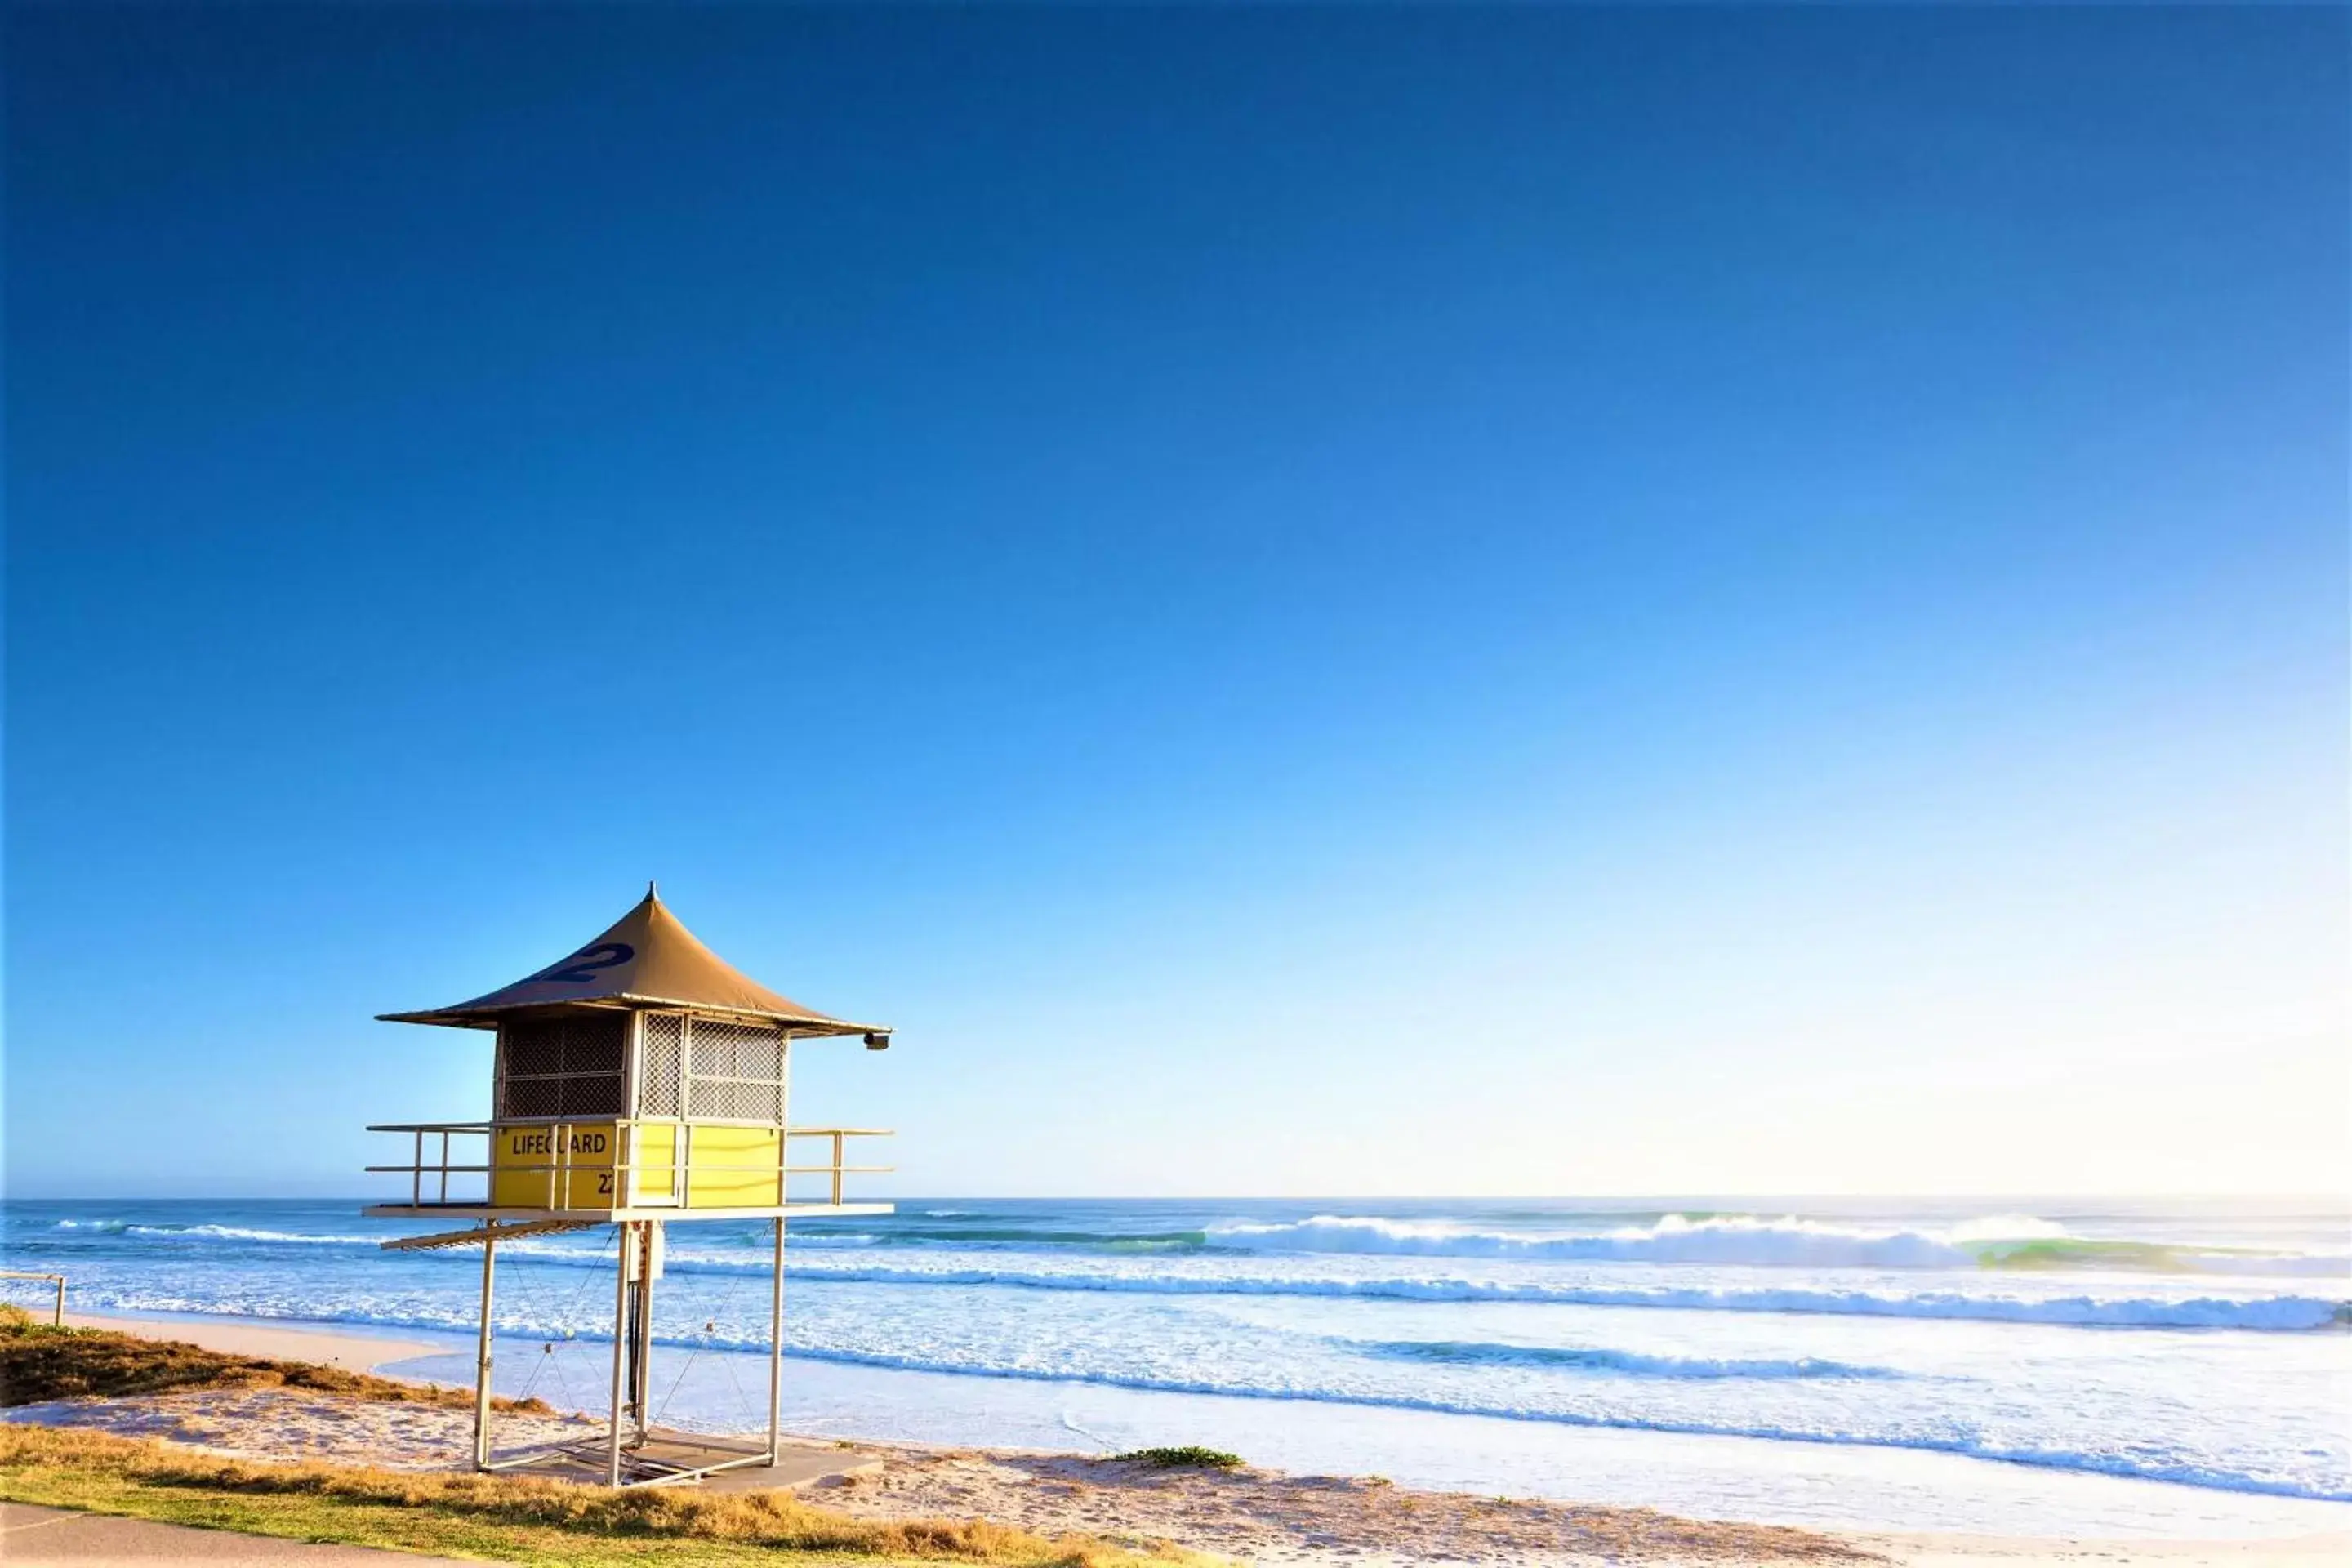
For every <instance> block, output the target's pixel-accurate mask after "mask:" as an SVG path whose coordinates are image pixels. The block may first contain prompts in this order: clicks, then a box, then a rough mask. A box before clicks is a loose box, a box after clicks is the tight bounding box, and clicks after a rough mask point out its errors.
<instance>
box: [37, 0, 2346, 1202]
mask: <svg viewBox="0 0 2352 1568" xmlns="http://www.w3.org/2000/svg"><path fill="white" fill-rule="evenodd" d="M8 28H9V37H8V52H7V58H6V66H5V69H6V75H7V81H6V87H7V98H8V103H7V117H8V119H7V132H8V134H7V163H6V179H7V201H8V212H7V225H8V245H7V279H6V288H7V297H6V308H7V317H6V347H7V405H6V417H7V432H6V433H7V442H8V446H7V474H6V478H7V496H6V500H7V506H8V519H7V521H8V533H7V539H8V549H7V731H6V749H7V755H6V762H7V778H6V792H7V793H6V827H7V843H6V852H7V867H6V869H7V886H6V917H7V933H6V942H7V952H6V956H7V983H8V984H7V1026H8V1036H7V1050H6V1094H7V1104H6V1131H7V1151H6V1173H7V1180H8V1183H9V1185H10V1188H11V1190H13V1191H16V1192H18V1193H21V1194H27V1195H33V1194H42V1195H54V1194H74V1193H89V1194H167V1193H207V1192H210V1193H237V1194H260V1193H272V1192H285V1193H345V1192H357V1191H360V1190H362V1185H363V1184H362V1178H360V1177H358V1176H357V1175H356V1174H355V1173H354V1172H355V1168H356V1167H357V1166H358V1165H359V1164H360V1163H362V1162H363V1161H364V1160H366V1159H367V1158H369V1157H370V1154H371V1150H370V1148H369V1145H368V1141H367V1140H366V1139H365V1138H364V1137H362V1135H361V1134H360V1133H359V1131H358V1129H359V1128H360V1127H361V1126H362V1124H363V1123H365V1122H367V1121H377V1120H392V1119H406V1118H423V1117H436V1116H440V1117H446V1116H459V1115H474V1114H479V1113H481V1112H482V1111H483V1110H485V1109H486V1100H487V1090H488V1052H487V1047H486V1045H485V1043H484V1041H483V1039H482V1037H478V1036H475V1035H471V1034H468V1033H463V1032H446V1031H427V1030H421V1029H415V1028H404V1027H401V1026H392V1025H383V1024H377V1023H374V1022H373V1021H371V1020H372V1015H373V1014H375V1013H378V1012H382V1011H384V1010H387V1009H392V1008H400V1007H415V1006H421V1005H431V1004H436V1003H442V1002H446V1001H449V1000H452V999H455V998H457V997H458V996H462V995H468V994H475V993H477V992H478V991H481V990H485V989H488V987H490V986H492V985H494V984H499V983H502V982H504V981H506V980H508V979H509V978H512V977H514V976H515V975H517V974H519V973H523V972H525V971H526V970H529V969H531V968H535V967H537V966H539V965H541V964H543V963H547V962H549V961H551V959H553V958H554V957H557V956H559V955H561V954H562V952H566V951H568V950H570V949H571V948H572V947H573V946H576V945H577V944H578V943H579V942H583V941H584V940H586V939H587V938H588V937H589V936H590V935H592V934H593V933H594V932H595V931H598V930H601V929H602V928H603V926H604V924H606V923H607V922H608V921H611V920H612V919H614V917H616V916H617V915H619V914H620V913H621V912H622V911H623V910H625V908H627V906H628V905H629V904H630V903H631V902H632V901H633V900H635V897H636V896H637V894H638V893H639V891H640V890H641V889H642V887H643V884H644V882H645V880H646V879H647V878H648V877H658V878H659V879H661V883H662V886H663V889H664V892H665V895H666V897H667V899H668V900H669V901H670V902H671V904H672V907H673V908H674V909H675V910H677V912H678V913H679V914H680V915H681V917H683V918H684V919H685V920H686V921H687V922H688V924H689V925H691V926H693V927H694V928H695V929H696V930H697V931H698V932H699V933H700V934H701V935H702V936H703V937H704V938H705V939H706V940H708V941H709V942H710V943H711V944H712V945H713V946H715V947H716V948H718V949H719V951H720V952H722V953H724V954H726V955H727V956H729V957H730V959H732V960H733V961H735V962H736V963H739V964H740V966H741V967H742V968H744V969H745V970H747V971H748V972H750V973H753V974H754V975H756V976H758V977H760V978H761V979H763V980H766V981H768V982H769V983H771V984H774V985H776V986H777V987H778V988H780V989H782V990H783V991H785V992H787V993H789V994H793V995H796V996H798V997H800V998H802V999H803V1000H805V1001H807V1002H810V1003H812V1004H814V1005H818V1006H822V1007H825V1008H828V1009H831V1010H835V1011H838V1012H841V1013H845V1014H847V1015H850V1016H858V1017H878V1018H882V1019H885V1020H887V1021H889V1022H891V1023H893V1024H895V1025H897V1026H898V1027H899V1029H900V1030H901V1031H902V1033H901V1036H900V1044H899V1046H898V1048H896V1049H894V1050H892V1051H891V1052H889V1053H887V1055H885V1056H880V1057H876V1056H872V1055H869V1054H867V1053H865V1052H861V1051H856V1050H854V1049H843V1050H835V1051H827V1050H826V1049H825V1048H824V1047H815V1048H813V1049H811V1050H809V1051H808V1052H806V1053H805V1054H804V1055H803V1058H802V1060H801V1066H800V1068H799V1072H798V1075H797V1088H798V1089H799V1093H798V1095H797V1097H796V1102H797V1109H798V1110H800V1111H801V1112H802V1113H803V1117H806V1118H814V1119H816V1120H820V1121H824V1120H833V1119H835V1118H839V1119H843V1120H847V1121H859V1122H866V1123H878V1124H884V1125H893V1126H896V1127H898V1129H900V1131H901V1137H900V1138H899V1139H898V1150H897V1152H896V1158H897V1159H898V1163H899V1164H900V1165H901V1167H902V1170H903V1175H902V1176H901V1177H900V1178H899V1186H900V1188H901V1190H905V1191H911V1192H924V1193H936V1194H950V1193H964V1194H1022V1193H1029V1194H1097V1193H1099V1194H1118V1193H1161V1194H1231V1193H1261V1194H1325V1193H1365V1194H1385V1193H1431V1194H1444V1193H1454V1192H1463V1193H1468V1192H1487V1193H1558V1194H1591V1193H1631V1192H1793V1191H1804V1192H1874V1191H1880V1192H1930V1191H1942V1192H1956V1193H1977V1192H1985V1193H2000V1192H2034V1191H2060V1190H2071V1191H2112V1192H2131V1191H2163V1192H2180V1191H2223V1192H2227V1191H2312V1190H2316V1189H2321V1188H2329V1189H2333V1188H2337V1187H2340V1186H2341V1185H2342V1184H2344V1182H2345V1180H2346V1178H2347V1165H2352V1128H2347V1116H2348V1115H2352V1110H2347V1105H2352V1064H2347V1046H2346V1039H2347V1026H2352V1019H2347V973H2346V962H2347V961H2346V952H2347V942H2352V927H2347V849H2348V848H2352V847H2348V846H2347V833H2346V826H2345V819H2344V818H2345V810H2344V803H2345V799H2346V793H2347V755H2346V716H2347V676H2346V668H2347V546H2346V537H2347V526H2346V525H2347V516H2346V512H2347V506H2346V494H2347V491H2346V476H2347V438H2346V430H2347V412H2352V406H2348V405H2347V341H2352V318H2348V317H2347V276H2352V271H2348V270H2347V268H2352V247H2347V195H2346V193H2347V183H2348V182H2347V174H2352V170H2347V146H2352V141H2347V132H2352V84H2348V83H2347V59H2352V51H2347V47H2346V45H2347V41H2348V40H2347V28H2352V19H2347V15H2346V14H2345V13H2344V12H2342V11H2341V10H2334V9H2313V10H2295V9H2247V10H2238V11H2194V10H2129V9H2126V10H2112V9H2105V8H2085V9H2069V10H2063V11H2049V12H2042V11H2032V10H2027V9H2022V8H2019V9H1997V10H1971V11H1966V12H1933V13H1929V12H1922V11H1911V10H1902V9H1896V10H1855V9H1846V8H1833V9H1821V10H1813V9H1789V10H1769V9H1755V10H1715V9H1703V10H1691V9H1683V8H1665V9H1660V10H1654V11H1627V10H1613V9H1612V10H1591V9H1562V10H1539V9H1496V10H1481V9H1444V10H1440V9H1437V8H1419V9H1417V8H1391V7H1383V8H1377V9H1371V8H1367V9H1360V10H1357V9H1338V8H1320V7H1307V8H1298V9H1258V8H1246V9H1244V8H1211V7H1202V8H1191V9H1185V8H1173V9H1159V8H1106V9H1097V10H1079V9H1060V8H1051V7H1038V8H1027V7H1024V8H1003V9H992V8H943V7H918V8H908V9H904V10H897V9H846V8H845V9H810V8H790V7H778V8H750V7H744V8H725V7H691V8H688V7H678V8H658V9H657V8H651V7H646V8H629V9H621V8H613V9H603V8H598V9H588V10H572V9H562V8H527V9H526V8H513V9H506V10H499V9H493V8H484V7H467V8H423V9H420V8H389V7H373V8H359V7H314V8H307V9H300V10H287V9H268V8H236V9H217V10H210V11H199V10H195V9H193V8H191V9H130V8H96V9H83V8H73V9H65V8H59V9H47V10H29V9H25V8H18V9H16V10H15V11H13V12H12V13H11V15H10V16H9V19H8Z"/></svg>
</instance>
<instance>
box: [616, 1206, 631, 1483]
mask: <svg viewBox="0 0 2352 1568" xmlns="http://www.w3.org/2000/svg"><path fill="white" fill-rule="evenodd" d="M636 1233H637V1227H636V1226H634V1225H631V1224H629V1223H628V1222H626V1221H623V1222H622V1225H621V1245H620V1247H619V1248H618V1250H617V1251H616V1252H615V1254H614V1269H613V1428H612V1445H613V1447H612V1471H611V1476H610V1479H611V1481H612V1484H613V1485H614V1486H615V1487H618V1486H619V1485H620V1484H621V1358H622V1357H623V1356H624V1355H625V1354H626V1353H627V1351H628V1339H629V1248H630V1247H632V1246H634V1245H635V1242H636V1238H637V1236H636Z"/></svg>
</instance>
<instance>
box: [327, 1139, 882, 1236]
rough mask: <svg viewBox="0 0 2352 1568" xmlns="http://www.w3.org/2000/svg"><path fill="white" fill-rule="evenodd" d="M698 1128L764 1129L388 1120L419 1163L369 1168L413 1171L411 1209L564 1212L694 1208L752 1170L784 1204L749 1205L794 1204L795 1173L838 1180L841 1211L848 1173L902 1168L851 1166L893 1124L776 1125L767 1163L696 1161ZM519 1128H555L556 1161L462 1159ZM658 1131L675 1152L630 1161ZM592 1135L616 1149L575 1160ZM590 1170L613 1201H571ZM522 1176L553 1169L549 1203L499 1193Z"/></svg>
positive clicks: (551, 1150)
mask: <svg viewBox="0 0 2352 1568" xmlns="http://www.w3.org/2000/svg"><path fill="white" fill-rule="evenodd" d="M698 1125H699V1126H711V1125H719V1126H726V1127H730V1128H737V1129H741V1130H744V1131H764V1130H763V1129H761V1128H759V1127H757V1126H755V1125H750V1124H745V1123H740V1122H729V1123H717V1124H713V1123H708V1122H703V1123H698V1122H696V1121H693V1120H691V1119H679V1120H672V1119H669V1118H666V1117H665V1118H660V1119H647V1118H635V1119H632V1118H626V1117H600V1118H595V1119H593V1120H583V1121H541V1120H523V1119H499V1120H493V1121H397V1122H387V1123H384V1124H382V1125H379V1126H373V1127H370V1128H369V1129H368V1131H371V1132H405V1133H407V1134H409V1135H410V1137H411V1138H413V1139H414V1140H415V1143H414V1145H413V1147H412V1151H411V1157H410V1160H409V1163H406V1164H404V1165H370V1166H367V1167H366V1170H367V1171H368V1172H369V1173H371V1174H374V1175H398V1176H406V1177H407V1178H408V1179H409V1200H408V1204H407V1205H406V1206H408V1207H410V1208H415V1209H436V1208H449V1209H481V1208H501V1207H503V1208H530V1209H545V1210H551V1211H555V1212H558V1213H598V1212H603V1211H604V1210H607V1209H625V1208H634V1207H656V1206H658V1207H663V1208H673V1207H674V1208H677V1209H679V1210H682V1211H690V1210H691V1208H692V1207H693V1203H692V1197H693V1190H694V1189H693V1180H694V1178H695V1177H696V1176H697V1175H703V1176H713V1175H723V1176H727V1177H730V1178H740V1177H743V1176H747V1175H748V1176H753V1177H769V1176H772V1177H773V1178H774V1179H775V1182H776V1203H775V1204H774V1205H765V1204H758V1205H742V1206H750V1207H759V1208H766V1207H771V1206H773V1207H789V1206H790V1185H789V1184H790V1181H791V1178H793V1177H794V1176H824V1177H826V1178H827V1180H828V1186H829V1192H830V1199H829V1205H830V1206H832V1207H835V1208H838V1207H839V1206H841V1205H842V1203H843V1202H844V1197H843V1189H844V1179H845V1177H848V1176H855V1175H879V1174H883V1173H887V1172H890V1171H893V1170H896V1169H897V1167H896V1166H893V1165H852V1164H850V1163H847V1154H848V1141H849V1140H850V1139H852V1138H887V1137H889V1136H890V1133H889V1131H887V1129H884V1128H876V1127H785V1128H779V1129H773V1131H781V1132H782V1134H783V1136H782V1138H780V1139H778V1140H777V1142H776V1159H775V1161H774V1162H773V1163H770V1162H767V1161H760V1162H756V1163H749V1164H746V1163H741V1162H740V1161H728V1160H702V1159H697V1158H695V1156H694V1147H693V1144H694V1138H693V1133H692V1131H690V1130H691V1129H693V1128H694V1127H696V1126H698ZM512 1129H528V1130H530V1131H532V1132H535V1133H542V1132H543V1133H545V1134H546V1135H547V1142H546V1145H545V1147H546V1150H547V1152H548V1155H549V1158H547V1159H545V1160H541V1161H532V1162H530V1163H515V1162H512V1161H499V1160H493V1159H491V1158H490V1157H489V1156H490V1148H489V1146H488V1143H487V1142H486V1143H485V1145H484V1147H483V1151H482V1153H483V1156H484V1158H483V1163H479V1164H474V1163H457V1162H456V1161H454V1160H453V1159H452V1158H451V1144H450V1140H451V1139H453V1138H466V1137H474V1138H482V1139H485V1140H489V1139H495V1138H497V1137H498V1136H499V1133H501V1132H504V1131H509V1130H512ZM648 1131H658V1132H662V1133H665V1134H667V1136H668V1137H669V1139H670V1140H671V1142H670V1149H669V1153H668V1156H667V1158H656V1159H628V1160H624V1159H622V1158H621V1157H620V1154H621V1148H622V1140H623V1137H624V1136H626V1138H627V1141H628V1142H627V1147H629V1148H630V1149H632V1150H635V1149H636V1148H638V1147H639V1146H640V1143H641V1138H642V1135H643V1134H644V1133H646V1132H648ZM582 1132H584V1133H589V1134H592V1135H593V1134H597V1133H603V1134H608V1135H610V1136H611V1137H612V1139H613V1141H614V1147H612V1148H611V1149H609V1150H606V1149H601V1148H599V1149H594V1150H590V1151H586V1152H589V1153H592V1154H596V1155H603V1156H605V1157H603V1158H591V1159H585V1160H582V1159H575V1158H574V1157H573V1155H574V1152H575V1151H574V1148H573V1145H574V1143H575V1142H576V1139H575V1137H574V1134H575V1133H582ZM429 1138H437V1139H438V1140H439V1141H440V1143H439V1147H438V1148H437V1149H436V1150H434V1151H432V1153H431V1156H430V1157H428V1154H427V1151H426V1149H425V1141H426V1140H427V1139H429ZM794 1138H826V1139H830V1140H832V1144H833V1149H832V1152H833V1160H832V1162H831V1163H829V1164H823V1165H795V1164H793V1163H791V1156H790V1149H791V1140H793V1139H794ZM639 1173H659V1174H660V1175H661V1176H662V1177H663V1178H664V1180H665V1181H666V1183H667V1187H668V1189H669V1195H667V1197H665V1198H663V1199H661V1200H659V1201H658V1202H657V1203H651V1204H648V1203H645V1202H643V1201H641V1200H638V1199H636V1198H635V1196H634V1195H633V1192H632V1184H631V1182H630V1181H629V1180H628V1178H630V1177H633V1176H636V1175H638V1174H639ZM582 1174H592V1175H595V1176H598V1177H602V1178H605V1181H604V1190H603V1191H602V1192H600V1193H598V1194H596V1195H597V1196H599V1197H607V1196H609V1197H610V1199H611V1200H612V1201H611V1202H609V1203H606V1204H588V1205H582V1204H575V1203H573V1202H572V1201H571V1200H572V1196H573V1194H572V1182H573V1179H574V1178H575V1177H577V1176H580V1175H582ZM519 1175H544V1176H545V1177H546V1178H547V1191H546V1199H547V1201H546V1202H545V1203H543V1204H520V1205H518V1204H499V1203H498V1202H496V1201H495V1200H496V1198H497V1197H498V1195H499V1194H498V1190H497V1185H498V1181H499V1178H500V1177H502V1176H519ZM452 1176H458V1177H466V1176H480V1177H481V1178H482V1179H483V1187H484V1191H483V1194H482V1196H481V1197H480V1198H479V1199H473V1198H467V1197H462V1196H461V1197H454V1198H453V1197H452V1196H450V1194H449V1178H450V1177H452ZM730 1184H737V1185H740V1182H736V1183H730ZM428 1185H430V1186H431V1187H432V1188H433V1189H434V1190H433V1193H432V1194H431V1195H430V1196H428V1195H427V1194H426V1193H425V1188H426V1187H427V1186H428ZM714 1206H718V1207H729V1206H735V1205H723V1204H722V1205H714ZM812 1206H816V1205H812Z"/></svg>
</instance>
